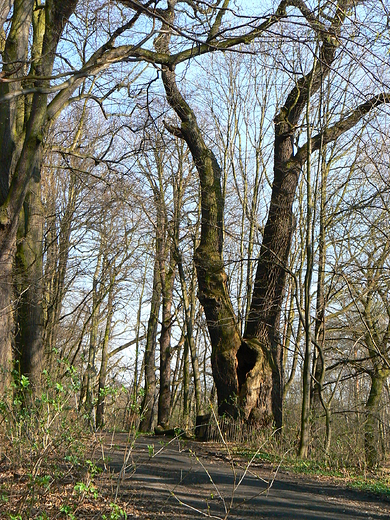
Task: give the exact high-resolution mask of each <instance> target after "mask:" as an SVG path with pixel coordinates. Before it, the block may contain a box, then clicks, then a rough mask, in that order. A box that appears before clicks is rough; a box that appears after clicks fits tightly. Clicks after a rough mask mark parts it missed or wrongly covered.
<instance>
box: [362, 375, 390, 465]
mask: <svg viewBox="0 0 390 520" xmlns="http://www.w3.org/2000/svg"><path fill="white" fill-rule="evenodd" d="M389 375H390V370H388V369H376V370H374V371H372V372H371V373H370V377H371V388H370V394H369V396H368V400H367V403H366V418H365V425H364V451H365V456H366V463H367V466H368V467H369V468H374V467H375V466H377V465H378V464H379V463H380V461H381V459H382V454H381V449H380V428H379V406H380V401H381V396H382V393H383V389H384V388H385V383H386V380H387V378H388V377H389Z"/></svg>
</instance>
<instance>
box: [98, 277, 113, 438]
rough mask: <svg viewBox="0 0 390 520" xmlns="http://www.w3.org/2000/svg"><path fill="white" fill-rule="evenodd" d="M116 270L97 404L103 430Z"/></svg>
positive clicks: (104, 338) (105, 333)
mask: <svg viewBox="0 0 390 520" xmlns="http://www.w3.org/2000/svg"><path fill="white" fill-rule="evenodd" d="M114 271H115V269H113V270H112V273H111V276H110V290H109V292H108V302H107V310H106V313H107V317H106V327H105V331H104V337H103V344H102V359H101V363H100V370H99V384H98V395H97V404H96V428H103V426H104V407H105V400H106V392H105V387H106V379H107V366H108V359H109V354H108V343H109V340H110V335H111V326H112V317H113V314H114V305H113V301H114V286H115V272H114Z"/></svg>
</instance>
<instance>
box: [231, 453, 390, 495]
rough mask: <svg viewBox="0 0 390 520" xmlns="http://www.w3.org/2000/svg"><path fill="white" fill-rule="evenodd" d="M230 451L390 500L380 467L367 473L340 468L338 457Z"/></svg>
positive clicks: (388, 482) (388, 477)
mask: <svg viewBox="0 0 390 520" xmlns="http://www.w3.org/2000/svg"><path fill="white" fill-rule="evenodd" d="M233 451H234V452H235V453H236V454H238V455H240V456H243V457H244V458H245V459H246V460H248V461H249V460H253V461H256V462H264V463H266V464H272V465H273V466H274V467H275V468H276V467H280V469H281V470H284V471H289V472H293V473H295V474H297V475H303V476H311V477H313V476H316V477H324V478H328V479H332V480H334V481H335V483H337V484H339V485H340V484H341V485H345V486H346V487H348V488H350V489H355V490H359V491H362V492H366V493H373V494H376V495H379V496H381V497H383V498H388V499H390V475H388V474H385V473H384V472H383V471H381V470H378V471H376V472H370V474H367V472H366V471H364V470H359V469H358V468H355V467H349V468H344V467H340V465H339V461H337V460H336V461H334V463H333V465H332V463H331V462H330V461H329V460H326V461H324V460H316V459H306V460H302V459H299V458H298V457H296V456H294V455H291V454H288V455H285V456H281V455H279V454H278V453H275V452H274V451H271V450H270V451H264V450H261V451H259V452H257V453H256V452H254V450H248V449H247V448H245V449H242V448H241V447H239V446H236V447H235V449H234V450H233Z"/></svg>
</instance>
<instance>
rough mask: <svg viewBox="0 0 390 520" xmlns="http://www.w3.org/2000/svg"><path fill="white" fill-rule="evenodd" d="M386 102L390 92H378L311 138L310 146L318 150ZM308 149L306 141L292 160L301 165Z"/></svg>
mask: <svg viewBox="0 0 390 520" xmlns="http://www.w3.org/2000/svg"><path fill="white" fill-rule="evenodd" d="M384 103H390V93H383V94H377V95H376V96H373V97H372V98H371V99H369V100H368V101H366V102H365V103H362V104H361V105H359V106H358V107H356V108H355V110H353V111H352V112H351V114H350V115H349V116H348V117H346V118H344V119H342V120H341V121H338V122H337V123H335V124H334V125H333V126H331V127H329V128H326V129H325V130H324V131H323V132H321V133H319V134H317V135H315V136H314V137H313V138H312V139H311V144H310V146H311V150H312V152H314V151H317V150H319V149H320V148H321V146H324V145H326V144H328V143H330V142H332V141H335V140H336V139H338V138H339V137H340V136H341V135H342V134H344V133H345V132H347V131H348V130H351V128H353V127H354V126H355V125H357V123H358V122H359V121H360V120H361V119H362V118H363V117H364V116H365V115H367V114H368V113H369V112H370V111H371V110H373V109H374V108H376V107H378V106H380V105H383V104H384ZM307 150H308V146H307V143H305V144H304V145H303V146H301V147H300V148H299V150H298V151H297V153H296V155H295V156H294V158H293V159H292V160H291V162H292V163H294V164H299V165H302V164H304V162H305V161H306V158H307Z"/></svg>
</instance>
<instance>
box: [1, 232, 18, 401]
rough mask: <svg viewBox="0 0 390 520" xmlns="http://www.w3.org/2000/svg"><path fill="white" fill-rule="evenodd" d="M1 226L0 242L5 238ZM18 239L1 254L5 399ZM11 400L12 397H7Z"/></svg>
mask: <svg viewBox="0 0 390 520" xmlns="http://www.w3.org/2000/svg"><path fill="white" fill-rule="evenodd" d="M2 235H3V230H2V229H1V226H0V241H1V239H2V238H3V237H2ZM15 250H16V237H15V240H14V242H13V244H9V245H8V246H7V247H6V248H5V251H4V252H1V253H0V266H1V269H0V396H1V397H4V396H5V395H6V394H7V393H9V391H10V388H11V372H12V368H13V355H12V343H13V332H14V302H13V299H14V291H13V284H12V283H10V280H12V275H13V263H14V262H13V261H14V252H15ZM7 397H8V398H10V396H9V395H8V396H7Z"/></svg>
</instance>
